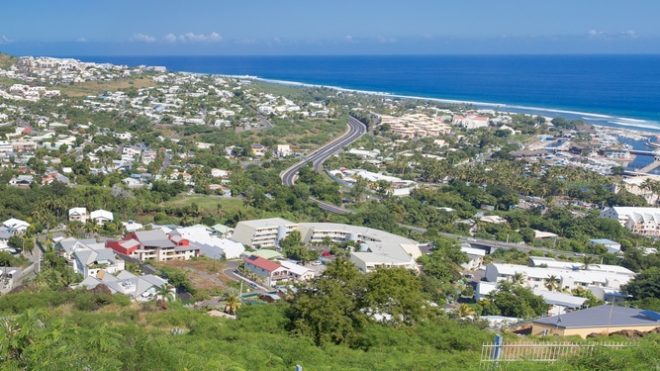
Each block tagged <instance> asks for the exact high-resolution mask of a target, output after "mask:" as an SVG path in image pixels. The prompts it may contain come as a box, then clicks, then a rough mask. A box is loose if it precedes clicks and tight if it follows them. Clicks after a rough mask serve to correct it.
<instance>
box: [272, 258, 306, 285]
mask: <svg viewBox="0 0 660 371" xmlns="http://www.w3.org/2000/svg"><path fill="white" fill-rule="evenodd" d="M280 264H281V265H282V266H283V267H284V268H286V270H287V271H289V277H290V279H293V280H296V281H307V280H311V279H312V278H314V271H313V270H311V269H309V268H305V267H304V266H302V265H300V264H296V263H294V262H292V261H289V260H281V261H280Z"/></svg>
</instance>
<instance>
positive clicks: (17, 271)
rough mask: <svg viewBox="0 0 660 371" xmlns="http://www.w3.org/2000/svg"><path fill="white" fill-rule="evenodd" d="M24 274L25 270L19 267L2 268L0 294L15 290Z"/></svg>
mask: <svg viewBox="0 0 660 371" xmlns="http://www.w3.org/2000/svg"><path fill="white" fill-rule="evenodd" d="M22 274H23V269H21V268H18V267H0V294H5V293H7V292H9V291H11V290H12V289H14V287H15V286H17V285H18V284H19V283H20V281H19V279H20V277H21V275H22Z"/></svg>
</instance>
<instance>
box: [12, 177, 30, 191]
mask: <svg viewBox="0 0 660 371" xmlns="http://www.w3.org/2000/svg"><path fill="white" fill-rule="evenodd" d="M33 182H34V177H33V176H32V175H19V176H16V177H13V178H11V179H10V180H9V185H10V186H12V187H18V188H30V185H32V183H33Z"/></svg>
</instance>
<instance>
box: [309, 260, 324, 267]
mask: <svg viewBox="0 0 660 371" xmlns="http://www.w3.org/2000/svg"><path fill="white" fill-rule="evenodd" d="M311 264H312V265H317V266H318V265H321V264H323V263H322V262H321V261H320V260H314V261H313V262H312V263H311Z"/></svg>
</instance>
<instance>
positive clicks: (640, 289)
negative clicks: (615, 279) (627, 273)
mask: <svg viewBox="0 0 660 371" xmlns="http://www.w3.org/2000/svg"><path fill="white" fill-rule="evenodd" d="M624 291H625V292H627V293H628V294H630V295H632V296H633V298H634V299H638V300H639V299H648V298H654V299H660V267H657V266H656V267H651V268H649V269H646V270H643V271H642V272H641V273H639V274H637V275H636V276H635V278H633V279H632V280H630V281H629V282H628V284H627V285H626V286H625V287H624Z"/></svg>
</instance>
